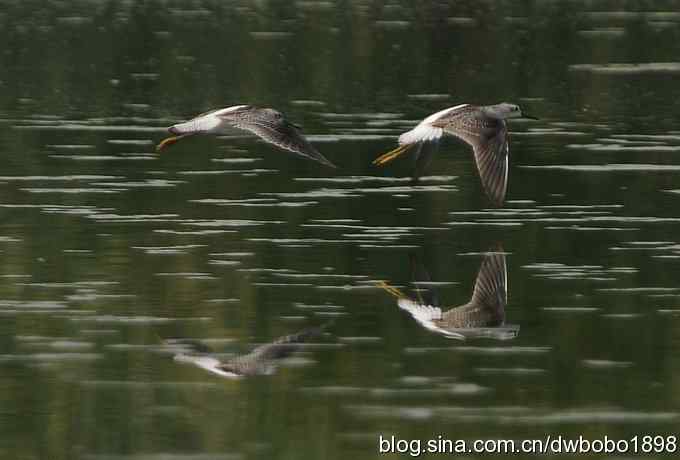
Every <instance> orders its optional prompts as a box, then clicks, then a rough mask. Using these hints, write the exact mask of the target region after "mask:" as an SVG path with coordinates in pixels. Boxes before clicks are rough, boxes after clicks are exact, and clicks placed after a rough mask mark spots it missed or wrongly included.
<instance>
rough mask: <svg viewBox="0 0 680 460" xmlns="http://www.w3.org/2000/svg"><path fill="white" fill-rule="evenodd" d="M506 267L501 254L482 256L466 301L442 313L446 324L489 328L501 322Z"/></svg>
mask: <svg viewBox="0 0 680 460" xmlns="http://www.w3.org/2000/svg"><path fill="white" fill-rule="evenodd" d="M507 277H508V275H507V268H506V265H505V254H503V253H500V252H491V253H488V254H486V255H485V256H484V260H483V261H482V266H481V267H480V269H479V273H478V274H477V280H476V281H475V287H474V289H473V291H472V298H471V299H470V301H469V302H468V303H467V304H465V305H462V306H460V307H456V308H452V309H451V310H449V311H447V312H445V313H444V314H443V315H442V323H443V324H446V325H447V326H448V327H459V328H473V327H493V326H499V325H501V324H503V322H504V321H505V306H506V304H507V297H508V292H507Z"/></svg>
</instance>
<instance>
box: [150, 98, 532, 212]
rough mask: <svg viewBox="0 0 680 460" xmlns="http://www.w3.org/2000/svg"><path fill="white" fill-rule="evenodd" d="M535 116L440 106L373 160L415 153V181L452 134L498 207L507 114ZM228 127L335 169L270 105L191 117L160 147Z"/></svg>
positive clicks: (504, 181)
mask: <svg viewBox="0 0 680 460" xmlns="http://www.w3.org/2000/svg"><path fill="white" fill-rule="evenodd" d="M520 117H523V118H529V119H535V118H534V117H531V116H528V115H525V114H524V115H523V114H522V110H521V109H520V108H519V106H517V105H515V104H509V103H506V102H504V103H501V104H496V105H487V106H477V105H470V104H461V105H457V106H454V107H449V108H447V109H444V110H441V111H439V112H436V113H433V114H432V115H430V116H428V117H427V118H425V119H424V120H423V121H421V122H420V123H419V124H418V125H417V126H416V127H415V128H413V129H411V130H410V131H407V132H405V133H403V134H402V135H401V136H399V146H398V147H397V148H396V149H394V150H391V151H389V152H387V153H385V154H383V155H381V156H379V157H378V158H376V160H375V161H374V162H373V164H375V165H379V166H382V165H384V164H386V163H388V162H390V161H392V160H394V159H395V158H397V157H399V156H401V155H402V154H404V153H406V152H413V153H414V154H415V171H414V174H413V178H414V179H415V180H417V179H418V178H419V177H420V176H421V175H422V174H423V172H424V171H425V169H426V168H427V166H428V164H429V163H430V161H431V160H432V156H433V155H434V154H435V153H436V151H437V149H438V145H439V141H440V140H441V138H442V137H444V135H445V134H450V135H452V136H454V137H456V138H458V139H460V140H462V141H464V142H465V143H467V144H468V145H470V146H471V147H472V150H473V152H474V156H475V162H476V163H477V169H478V171H479V176H480V178H481V181H482V187H483V188H484V191H485V192H486V194H487V196H488V197H489V199H490V200H491V201H492V202H493V204H495V205H496V206H501V205H502V204H503V202H504V201H505V194H506V191H507V188H508V156H509V154H510V149H509V146H508V127H507V123H506V121H505V120H506V119H508V118H520ZM229 128H239V129H243V130H246V131H250V132H252V133H253V134H255V135H257V136H259V137H260V138H262V139H263V140H264V141H266V142H269V143H271V144H273V145H275V146H277V147H279V148H281V149H284V150H288V151H290V152H292V153H294V154H296V155H298V156H301V157H303V158H306V159H308V160H313V161H317V162H319V163H322V164H324V165H326V166H330V167H335V165H333V163H331V162H330V161H328V159H326V157H324V156H323V155H322V154H321V153H320V152H319V151H318V150H317V149H316V148H315V147H314V146H313V145H312V144H311V143H310V142H309V141H308V140H307V139H306V138H305V136H304V135H303V134H302V131H301V129H300V128H299V127H297V126H295V125H294V124H293V123H291V122H290V121H288V120H287V119H286V118H285V117H284V116H283V114H281V112H279V111H277V110H274V109H271V108H259V107H254V106H250V105H235V106H232V107H227V108H223V109H217V110H212V111H210V112H206V113H203V114H201V115H198V116H196V117H194V118H192V119H191V120H188V121H185V122H183V123H178V124H176V125H173V126H171V127H170V128H168V131H169V132H170V133H171V134H172V136H171V137H168V138H166V139H164V140H163V141H162V142H161V143H160V144H158V147H157V150H158V151H160V150H162V149H164V148H166V147H167V146H169V145H171V144H174V143H175V142H177V141H179V140H180V139H184V138H186V137H189V136H193V135H196V134H220V133H223V132H225V131H226V130H228V129H229Z"/></svg>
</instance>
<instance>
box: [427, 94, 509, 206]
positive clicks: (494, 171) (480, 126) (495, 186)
mask: <svg viewBox="0 0 680 460" xmlns="http://www.w3.org/2000/svg"><path fill="white" fill-rule="evenodd" d="M478 110H479V107H476V106H468V107H465V108H464V109H462V110H458V111H456V112H453V113H451V114H449V115H447V116H445V117H443V118H442V119H441V120H437V122H436V123H434V124H433V125H434V126H438V127H441V128H442V129H444V131H446V132H447V133H449V134H451V135H453V136H455V137H458V138H459V139H461V140H463V141H464V142H466V143H467V144H469V145H470V146H471V147H472V150H473V152H474V155H475V162H476V163H477V170H478V171H479V176H480V178H481V180H482V187H483V188H484V191H485V192H486V194H487V196H488V197H489V199H490V200H491V201H492V202H493V203H494V204H495V205H496V206H501V205H502V204H503V202H504V201H505V194H506V191H507V188H508V156H509V153H510V149H509V146H508V129H507V125H506V123H505V121H504V120H499V119H496V118H490V117H480V116H478V115H476V114H479V111H478Z"/></svg>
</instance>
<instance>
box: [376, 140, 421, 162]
mask: <svg viewBox="0 0 680 460" xmlns="http://www.w3.org/2000/svg"><path fill="white" fill-rule="evenodd" d="M413 145H414V144H402V145H400V146H399V147H397V148H396V149H394V150H390V151H389V152H387V153H383V154H382V155H380V156H379V157H378V158H376V159H375V160H373V164H374V165H376V166H383V165H384V164H386V163H389V162H390V161H392V160H394V159H395V158H397V157H398V156H400V155H401V154H403V153H406V152H408V151H409V150H410V149H411V147H413Z"/></svg>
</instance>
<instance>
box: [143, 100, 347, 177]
mask: <svg viewBox="0 0 680 460" xmlns="http://www.w3.org/2000/svg"><path fill="white" fill-rule="evenodd" d="M230 128H238V129H244V130H246V131H250V132H251V133H253V134H255V135H257V136H259V137H260V138H261V139H263V140H264V141H266V142H268V143H270V144H274V145H275V146H277V147H279V148H281V149H284V150H288V151H290V152H292V153H293V154H295V155H297V156H300V157H303V158H306V159H308V160H313V161H317V162H319V163H322V164H324V165H326V166H330V167H332V168H335V165H334V164H333V163H331V162H330V161H328V160H327V159H326V157H324V156H323V155H321V153H319V151H318V150H316V148H314V146H313V145H312V144H311V143H310V142H309V141H308V140H307V139H306V138H305V136H304V135H303V134H302V131H301V129H300V128H299V127H298V126H296V125H294V124H293V123H291V122H290V121H288V120H287V119H286V118H285V117H284V116H283V114H282V113H281V112H279V111H277V110H274V109H269V108H260V107H254V106H251V105H235V106H232V107H227V108H224V109H217V110H212V111H210V112H206V113H203V114H201V115H198V116H197V117H195V118H192V119H191V120H189V121H185V122H183V123H178V124H176V125H173V126H171V127H169V128H168V131H169V132H170V133H171V134H172V136H171V137H168V138H166V139H164V140H163V141H162V142H161V143H160V144H158V146H157V147H156V150H157V151H159V152H160V151H161V150H163V149H164V148H166V147H168V146H169V145H172V144H174V143H175V142H177V141H179V140H181V139H184V138H186V137H189V136H194V135H196V134H222V133H224V132H226V131H228V130H229V129H230Z"/></svg>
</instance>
